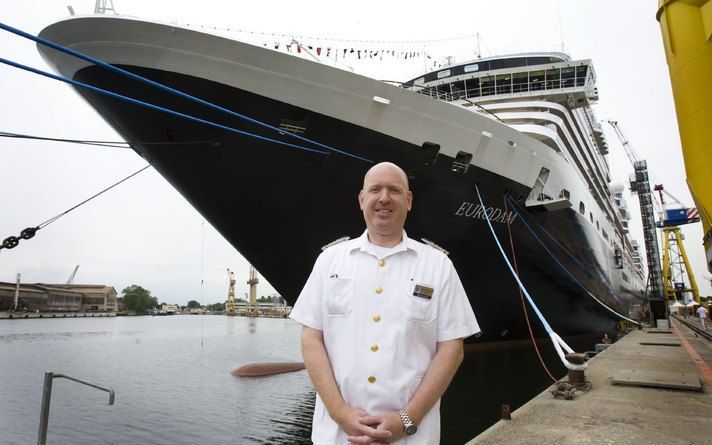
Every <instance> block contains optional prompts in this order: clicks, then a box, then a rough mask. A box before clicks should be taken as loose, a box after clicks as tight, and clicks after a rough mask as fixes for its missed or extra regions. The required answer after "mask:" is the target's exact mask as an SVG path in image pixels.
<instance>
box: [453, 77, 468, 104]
mask: <svg viewBox="0 0 712 445" xmlns="http://www.w3.org/2000/svg"><path fill="white" fill-rule="evenodd" d="M450 89H451V90H452V98H453V100H457V99H462V98H463V97H465V81H464V80H460V81H457V82H453V83H451V84H450Z"/></svg>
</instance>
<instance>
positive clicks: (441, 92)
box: [437, 83, 450, 100]
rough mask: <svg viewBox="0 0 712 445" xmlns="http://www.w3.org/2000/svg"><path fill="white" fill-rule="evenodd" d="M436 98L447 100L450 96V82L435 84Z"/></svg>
mask: <svg viewBox="0 0 712 445" xmlns="http://www.w3.org/2000/svg"><path fill="white" fill-rule="evenodd" d="M437 97H438V99H442V100H448V99H449V98H450V84H449V83H444V84H442V85H438V86H437Z"/></svg>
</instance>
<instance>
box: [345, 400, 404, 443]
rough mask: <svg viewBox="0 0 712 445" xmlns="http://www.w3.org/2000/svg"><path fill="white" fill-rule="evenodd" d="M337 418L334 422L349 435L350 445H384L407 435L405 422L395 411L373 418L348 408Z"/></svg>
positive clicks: (376, 415)
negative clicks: (404, 428)
mask: <svg viewBox="0 0 712 445" xmlns="http://www.w3.org/2000/svg"><path fill="white" fill-rule="evenodd" d="M337 417H338V418H337V419H334V420H336V422H337V423H338V424H339V426H340V427H341V429H343V430H344V431H345V432H346V434H348V435H349V444H354V445H384V444H387V443H390V442H395V441H396V440H398V439H400V438H401V437H403V436H404V435H405V431H404V430H403V421H402V420H401V418H400V415H399V414H398V413H397V412H395V411H392V412H388V413H382V414H375V415H372V416H371V415H369V414H368V413H366V412H365V411H363V410H360V409H358V408H353V407H350V406H347V407H346V408H345V409H343V410H342V412H341V413H339V415H338V416H337Z"/></svg>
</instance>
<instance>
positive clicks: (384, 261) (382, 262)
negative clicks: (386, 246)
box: [378, 260, 386, 267]
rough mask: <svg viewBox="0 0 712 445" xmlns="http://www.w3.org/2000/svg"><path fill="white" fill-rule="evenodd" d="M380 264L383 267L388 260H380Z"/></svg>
mask: <svg viewBox="0 0 712 445" xmlns="http://www.w3.org/2000/svg"><path fill="white" fill-rule="evenodd" d="M378 265H379V266H381V267H383V266H385V265H386V260H378Z"/></svg>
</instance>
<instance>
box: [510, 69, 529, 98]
mask: <svg viewBox="0 0 712 445" xmlns="http://www.w3.org/2000/svg"><path fill="white" fill-rule="evenodd" d="M523 91H529V73H528V72H523V73H514V74H512V92H513V93H521V92H523Z"/></svg>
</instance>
